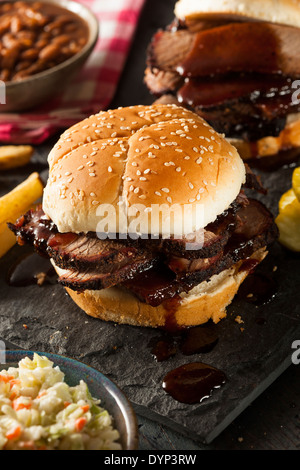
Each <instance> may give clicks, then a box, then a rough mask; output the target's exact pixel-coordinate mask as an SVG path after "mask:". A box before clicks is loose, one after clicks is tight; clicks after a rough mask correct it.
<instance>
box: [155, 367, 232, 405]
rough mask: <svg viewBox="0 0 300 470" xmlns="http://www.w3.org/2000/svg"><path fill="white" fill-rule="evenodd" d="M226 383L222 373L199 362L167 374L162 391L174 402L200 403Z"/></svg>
mask: <svg viewBox="0 0 300 470" xmlns="http://www.w3.org/2000/svg"><path fill="white" fill-rule="evenodd" d="M225 382H226V375H225V374H224V372H222V371H220V370H218V369H216V368H214V367H212V366H209V365H207V364H203V363H200V362H195V363H190V364H185V365H183V366H181V367H178V368H177V369H174V370H172V371H171V372H169V373H168V374H167V375H166V376H165V377H164V379H163V389H164V390H165V391H166V393H168V394H169V395H171V396H172V397H173V398H174V399H175V400H177V401H179V402H181V403H186V404H195V403H201V402H202V401H203V400H204V399H205V398H209V397H210V396H211V394H212V392H213V390H214V389H216V388H220V387H221V386H222V385H224V384H225Z"/></svg>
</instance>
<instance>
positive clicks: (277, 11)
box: [175, 0, 300, 27]
mask: <svg viewBox="0 0 300 470" xmlns="http://www.w3.org/2000/svg"><path fill="white" fill-rule="evenodd" d="M175 15H176V16H177V18H179V19H181V20H184V19H197V18H205V17H208V16H209V17H211V16H215V15H218V16H228V17H231V16H234V17H239V18H245V19H252V20H259V21H268V22H272V23H280V24H285V25H289V26H296V27H300V4H299V1H298V0H214V1H211V0H179V1H178V2H177V3H176V5H175Z"/></svg>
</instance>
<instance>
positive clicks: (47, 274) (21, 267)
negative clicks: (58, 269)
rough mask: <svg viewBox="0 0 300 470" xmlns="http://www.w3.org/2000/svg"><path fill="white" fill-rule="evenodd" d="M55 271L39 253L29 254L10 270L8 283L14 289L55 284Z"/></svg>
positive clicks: (7, 278) (48, 261)
mask: <svg viewBox="0 0 300 470" xmlns="http://www.w3.org/2000/svg"><path fill="white" fill-rule="evenodd" d="M55 275H56V274H55V270H54V268H53V266H52V265H51V263H50V260H49V259H47V258H42V257H41V256H40V255H38V254H37V253H27V254H26V255H23V256H22V257H20V258H19V259H18V260H17V261H16V263H15V264H13V266H12V267H11V268H10V269H9V270H8V273H7V277H6V282H7V283H8V285H10V286H13V287H26V286H30V285H34V284H37V285H39V286H41V285H43V284H44V283H48V284H49V283H53V282H54V281H53V278H54V277H55Z"/></svg>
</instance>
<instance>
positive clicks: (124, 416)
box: [0, 350, 139, 450]
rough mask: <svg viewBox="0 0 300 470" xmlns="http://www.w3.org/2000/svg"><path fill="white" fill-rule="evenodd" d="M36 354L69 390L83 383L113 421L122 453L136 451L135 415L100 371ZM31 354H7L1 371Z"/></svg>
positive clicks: (129, 404)
mask: <svg viewBox="0 0 300 470" xmlns="http://www.w3.org/2000/svg"><path fill="white" fill-rule="evenodd" d="M35 352H37V354H39V355H40V356H46V357H47V358H48V359H50V361H52V362H53V363H54V366H58V367H59V368H60V370H61V371H62V372H63V373H64V374H65V382H66V383H67V384H68V385H69V386H75V385H78V384H79V382H80V380H83V381H84V382H85V383H86V384H87V386H88V388H89V390H90V392H91V395H92V396H93V397H94V398H98V399H100V400H101V404H100V405H101V406H102V407H103V408H105V409H106V410H107V411H108V412H109V414H110V415H111V416H112V418H113V423H114V426H115V427H116V429H118V431H119V433H120V443H121V445H122V449H123V450H138V443H139V440H138V424H137V418H136V415H135V412H134V410H133V408H132V405H131V403H130V402H129V400H128V398H127V397H126V395H125V394H124V393H123V392H122V391H121V390H120V389H119V388H118V387H117V385H116V384H115V383H114V382H112V381H111V380H110V379H109V378H108V377H106V376H105V375H103V374H102V373H101V372H100V371H98V370H96V369H94V368H92V367H90V366H88V365H86V364H84V363H83V362H80V361H76V360H75V359H71V358H68V357H65V356H60V355H57V354H51V353H45V352H38V351H35ZM33 353H34V351H23V350H15V351H10V350H8V351H6V354H5V356H6V364H0V371H1V370H2V369H8V368H9V367H18V363H19V361H20V360H21V359H23V358H24V357H30V358H32V356H33Z"/></svg>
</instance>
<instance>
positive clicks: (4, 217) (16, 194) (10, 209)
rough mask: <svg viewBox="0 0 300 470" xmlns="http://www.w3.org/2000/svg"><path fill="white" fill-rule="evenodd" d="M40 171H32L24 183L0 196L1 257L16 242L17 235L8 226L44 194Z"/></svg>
mask: <svg viewBox="0 0 300 470" xmlns="http://www.w3.org/2000/svg"><path fill="white" fill-rule="evenodd" d="M43 188H44V187H43V183H42V181H41V180H40V177H39V174H38V173H32V174H31V175H30V176H29V177H28V178H27V179H26V180H25V181H24V182H23V183H21V184H20V185H18V186H17V187H16V188H14V189H13V190H12V191H11V192H10V193H7V194H5V195H4V196H3V197H1V198H0V257H1V256H3V255H4V254H5V253H6V252H7V251H8V250H9V249H10V248H11V247H12V246H13V245H14V244H15V243H16V237H15V235H14V234H13V233H12V232H11V231H10V230H9V228H8V227H7V222H15V221H16V220H17V219H18V218H19V217H20V216H21V215H22V214H24V213H25V212H27V211H28V210H29V209H30V208H31V207H32V206H33V204H34V203H35V201H37V200H38V199H39V198H40V197H41V196H42V194H43Z"/></svg>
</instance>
